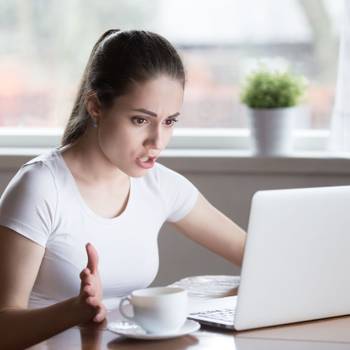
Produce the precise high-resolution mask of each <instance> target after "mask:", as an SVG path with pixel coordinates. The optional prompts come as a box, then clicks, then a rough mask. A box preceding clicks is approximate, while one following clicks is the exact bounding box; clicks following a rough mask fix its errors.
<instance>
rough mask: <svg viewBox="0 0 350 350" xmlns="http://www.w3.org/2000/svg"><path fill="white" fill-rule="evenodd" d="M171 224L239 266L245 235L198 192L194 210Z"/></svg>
mask: <svg viewBox="0 0 350 350" xmlns="http://www.w3.org/2000/svg"><path fill="white" fill-rule="evenodd" d="M173 225H174V226H175V227H176V228H177V229H179V231H181V232H182V233H184V234H185V235H186V236H187V237H188V238H190V239H192V240H193V241H195V242H197V243H199V244H201V245H203V246H205V247H206V248H208V249H209V250H211V251H213V252H214V253H216V254H218V255H221V256H222V257H224V258H225V259H227V260H228V261H230V262H232V263H234V264H236V265H238V266H241V264H242V259H243V252H244V244H245V237H246V234H245V232H244V231H243V230H242V229H241V228H240V227H239V226H238V225H236V224H235V223H234V222H233V221H232V220H230V219H229V218H228V217H227V216H225V215H224V214H223V213H221V212H220V211H219V210H218V209H216V208H215V207H214V206H213V205H211V204H210V203H209V202H208V201H207V200H206V199H205V198H204V197H203V195H202V194H201V193H199V196H198V199H197V202H196V204H195V206H194V208H193V209H192V210H191V211H190V213H189V214H187V215H186V216H185V217H184V218H183V219H181V220H179V221H177V222H175V223H173Z"/></svg>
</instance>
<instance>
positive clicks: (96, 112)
mask: <svg viewBox="0 0 350 350" xmlns="http://www.w3.org/2000/svg"><path fill="white" fill-rule="evenodd" d="M85 106H86V111H87V112H88V114H89V115H90V117H91V118H92V119H93V121H94V122H95V123H96V125H98V123H99V118H100V115H101V103H100V101H99V99H98V97H97V95H96V93H95V92H91V93H89V94H87V96H86V100H85Z"/></svg>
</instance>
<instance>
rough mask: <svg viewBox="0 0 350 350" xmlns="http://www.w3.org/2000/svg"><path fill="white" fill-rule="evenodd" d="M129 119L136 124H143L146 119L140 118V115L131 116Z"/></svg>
mask: <svg viewBox="0 0 350 350" xmlns="http://www.w3.org/2000/svg"><path fill="white" fill-rule="evenodd" d="M131 120H132V121H133V123H134V124H136V125H143V124H145V121H147V120H146V119H145V118H141V117H133V118H131Z"/></svg>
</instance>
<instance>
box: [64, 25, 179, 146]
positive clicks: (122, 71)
mask: <svg viewBox="0 0 350 350" xmlns="http://www.w3.org/2000/svg"><path fill="white" fill-rule="evenodd" d="M160 74H166V75H168V76H169V77H171V78H173V79H176V80H179V81H180V83H181V84H182V86H183V87H184V86H185V72H184V67H183V64H182V61H181V58H180V56H179V54H178V53H177V51H176V50H175V48H174V47H173V46H172V45H171V44H170V42H169V41H168V40H166V39H165V38H163V37H162V36H160V35H159V34H155V33H152V32H147V31H143V30H130V31H120V30H118V29H111V30H108V31H106V32H105V33H104V34H102V36H101V37H100V38H99V39H98V41H97V42H96V44H95V45H94V47H93V49H92V51H91V54H90V57H89V60H88V63H87V65H86V68H85V70H84V73H83V77H82V79H81V82H80V87H79V90H78V94H77V97H76V100H75V103H74V106H73V109H72V112H71V115H70V117H69V120H68V123H67V125H66V128H65V130H64V134H63V137H62V141H61V144H62V146H65V145H67V144H70V143H73V142H75V141H76V140H77V139H79V137H81V136H82V135H83V134H84V132H85V130H86V128H87V126H88V123H89V122H90V116H89V114H88V112H87V110H86V106H85V102H86V98H87V96H88V95H89V94H90V93H92V92H93V93H95V94H96V96H97V98H98V100H99V102H100V103H101V105H102V106H103V107H109V106H111V105H112V103H113V100H114V98H116V97H118V96H121V95H123V94H125V93H127V91H128V89H130V87H131V85H132V83H134V82H145V81H147V80H149V79H152V78H155V77H157V76H158V75H160Z"/></svg>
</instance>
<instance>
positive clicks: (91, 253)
mask: <svg viewBox="0 0 350 350" xmlns="http://www.w3.org/2000/svg"><path fill="white" fill-rule="evenodd" d="M85 249H86V253H87V256H88V263H87V268H89V269H90V271H91V273H96V272H97V268H98V254H97V251H96V249H95V248H94V246H93V245H92V244H91V243H88V244H86V246H85Z"/></svg>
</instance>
